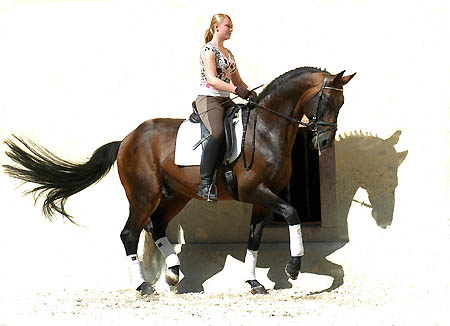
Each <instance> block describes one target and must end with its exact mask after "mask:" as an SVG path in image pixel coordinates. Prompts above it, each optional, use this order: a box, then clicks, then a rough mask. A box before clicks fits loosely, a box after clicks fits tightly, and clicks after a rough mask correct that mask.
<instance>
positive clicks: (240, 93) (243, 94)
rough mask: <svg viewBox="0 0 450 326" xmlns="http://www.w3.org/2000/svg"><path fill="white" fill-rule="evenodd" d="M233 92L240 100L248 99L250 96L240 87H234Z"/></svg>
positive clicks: (247, 91)
mask: <svg viewBox="0 0 450 326" xmlns="http://www.w3.org/2000/svg"><path fill="white" fill-rule="evenodd" d="M234 92H235V93H236V94H237V95H238V96H239V97H240V98H243V99H244V100H246V99H248V97H249V96H250V95H251V94H252V92H251V91H249V90H248V89H245V88H242V87H236V89H235V90H234Z"/></svg>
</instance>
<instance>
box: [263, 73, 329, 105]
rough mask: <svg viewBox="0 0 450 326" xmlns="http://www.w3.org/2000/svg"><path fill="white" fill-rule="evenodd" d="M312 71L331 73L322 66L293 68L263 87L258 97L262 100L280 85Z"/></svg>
mask: <svg viewBox="0 0 450 326" xmlns="http://www.w3.org/2000/svg"><path fill="white" fill-rule="evenodd" d="M312 72H325V73H327V74H329V72H328V71H326V70H325V69H320V68H315V67H300V68H296V69H292V70H290V71H288V72H286V73H284V74H282V75H281V76H278V77H277V78H275V79H274V80H272V81H271V82H270V83H269V85H267V86H266V87H265V88H264V89H263V91H262V92H261V93H260V94H259V96H258V98H259V99H260V100H261V99H263V98H264V97H266V96H267V95H269V94H270V93H272V92H274V91H275V90H277V89H278V88H279V87H280V86H282V85H285V84H286V83H288V82H289V80H291V79H293V78H296V77H298V76H300V75H303V74H305V73H312Z"/></svg>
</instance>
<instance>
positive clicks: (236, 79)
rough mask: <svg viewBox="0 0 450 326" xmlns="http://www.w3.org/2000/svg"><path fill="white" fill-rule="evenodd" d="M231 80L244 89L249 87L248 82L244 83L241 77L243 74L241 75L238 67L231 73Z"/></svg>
mask: <svg viewBox="0 0 450 326" xmlns="http://www.w3.org/2000/svg"><path fill="white" fill-rule="evenodd" d="M231 82H232V83H233V85H235V86H236V87H240V88H243V89H248V86H247V84H246V83H244V81H243V80H242V78H241V75H239V71H238V69H237V68H236V70H235V71H234V72H233V73H232V74H231Z"/></svg>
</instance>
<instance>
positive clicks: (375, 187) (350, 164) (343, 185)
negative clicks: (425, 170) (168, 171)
mask: <svg viewBox="0 0 450 326" xmlns="http://www.w3.org/2000/svg"><path fill="white" fill-rule="evenodd" d="M400 134H401V131H397V132H395V133H394V134H393V135H392V136H391V137H389V138H388V139H381V138H379V137H377V136H373V135H372V134H363V133H362V132H360V133H356V132H355V133H351V134H350V135H346V134H344V136H340V137H339V139H338V140H337V141H336V145H335V149H336V219H337V224H338V225H341V226H342V227H341V228H340V230H339V232H340V233H341V234H342V232H343V231H342V230H344V233H347V236H346V237H345V236H344V238H347V239H348V225H347V218H348V214H349V211H350V207H351V205H352V202H354V201H356V200H355V199H354V196H355V193H356V191H357V190H358V189H359V188H363V189H365V190H366V191H367V194H368V198H369V201H370V203H362V202H360V204H361V205H364V206H366V207H368V208H369V209H371V210H372V211H371V213H372V217H373V218H374V220H375V222H376V224H377V225H378V226H379V227H381V228H386V227H388V226H389V225H391V223H392V220H393V212H394V206H395V188H396V187H397V184H398V178H397V169H398V167H399V165H400V164H401V163H402V162H403V160H404V159H405V157H406V155H407V153H408V152H407V151H404V152H397V151H396V150H395V148H394V145H395V144H397V142H398V140H399V137H400ZM186 222H187V221H186ZM186 222H184V221H183V220H181V221H179V223H180V225H181V227H182V228H184V229H186V228H189V227H192V226H190V225H191V224H188V223H186ZM211 227H212V228H214V227H217V225H215V224H211ZM229 227H230V228H232V227H233V225H229ZM286 229H287V227H286ZM207 231H208V230H206V232H207ZM265 232H271V231H270V228H269V229H266V230H265ZM287 237H288V235H287V231H286V240H287ZM152 242H153V241H152V240H151V238H150V237H149V236H146V241H145V245H144V249H145V251H147V254H146V253H145V251H144V276H145V277H146V278H147V279H152V280H153V279H156V278H158V277H159V275H160V272H159V271H160V268H158V267H156V266H158V265H159V266H161V265H163V264H164V263H163V260H162V257H161V255H160V254H159V252H158V251H157V250H156V251H155V250H153V249H154V243H153V244H152ZM345 244H346V242H321V243H309V242H307V243H305V252H306V254H305V256H304V257H303V260H302V268H301V272H303V273H312V274H317V275H326V276H330V277H331V278H332V279H333V282H332V284H331V286H329V287H328V288H327V289H324V290H322V291H320V292H325V291H332V290H334V289H336V288H338V287H339V286H341V285H342V284H343V282H344V269H343V267H342V266H341V265H339V264H336V263H333V262H331V261H329V260H328V259H327V256H329V255H331V254H332V253H333V252H335V251H336V250H339V249H340V248H342V247H343V246H344V245H345ZM214 246H216V245H211V246H208V245H194V244H193V245H190V244H184V245H183V246H182V250H181V252H180V254H179V257H180V260H181V270H182V272H183V274H184V278H183V279H182V280H181V281H180V283H179V285H178V292H180V293H185V292H201V291H203V290H204V288H203V284H204V282H205V281H207V280H208V279H210V278H211V277H214V276H215V275H217V274H218V273H220V272H221V271H222V270H223V269H224V267H225V261H226V259H227V256H228V255H231V256H232V257H233V258H235V259H237V260H240V261H244V256H245V250H246V245H245V244H232V245H228V244H227V246H226V250H224V249H223V248H224V247H225V246H223V245H221V246H217V247H214ZM206 247H208V248H206ZM202 248H203V249H202ZM214 248H217V250H216V249H214ZM219 248H220V249H219ZM149 253H151V254H149ZM288 259H289V247H288V244H287V243H282V244H273V243H263V244H262V245H261V248H260V250H259V255H258V264H257V267H260V268H267V269H269V270H268V274H267V277H268V278H269V279H270V280H271V281H272V282H274V289H285V288H290V287H292V284H291V283H290V282H289V281H288V278H287V276H286V275H285V272H284V266H285V263H286V261H287V260H288ZM155 267H156V268H155ZM150 270H153V272H150Z"/></svg>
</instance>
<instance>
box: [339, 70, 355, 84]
mask: <svg viewBox="0 0 450 326" xmlns="http://www.w3.org/2000/svg"><path fill="white" fill-rule="evenodd" d="M355 75H356V72H355V73H354V74H353V75H347V76H344V77H342V78H341V81H342V85H345V84H347V83H348V82H349V81H350V80H351V79H352V78H353V77H355Z"/></svg>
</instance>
